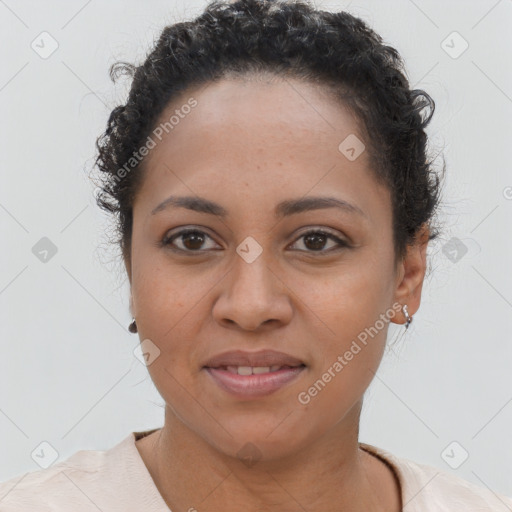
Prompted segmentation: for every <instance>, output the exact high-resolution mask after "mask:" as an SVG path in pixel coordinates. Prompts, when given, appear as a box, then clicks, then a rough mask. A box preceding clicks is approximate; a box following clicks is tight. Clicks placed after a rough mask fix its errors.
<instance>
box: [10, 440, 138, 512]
mask: <svg viewBox="0 0 512 512" xmlns="http://www.w3.org/2000/svg"><path fill="white" fill-rule="evenodd" d="M133 448H134V438H133V433H132V434H130V435H129V436H128V437H126V438H125V439H124V440H123V441H121V442H119V443H118V444H117V445H115V446H114V447H112V448H110V449H109V450H105V451H101V450H80V451H78V452H76V453H74V454H73V455H72V456H70V457H69V458H67V459H66V460H63V461H61V462H58V463H56V464H54V465H53V466H50V467H49V468H47V469H40V470H37V471H32V472H28V473H25V474H23V475H19V476H16V477H14V478H11V479H9V480H7V481H4V482H1V483H0V510H1V511H2V512H21V511H25V510H37V511H38V512H50V511H51V512H58V511H64V510H66V511H69V510H73V512H85V511H90V510H109V506H112V504H111V501H110V500H112V499H113V498H114V497H116V494H118V493H117V491H119V493H120V494H121V496H124V497H125V498H126V500H127V501H129V499H130V498H129V495H130V492H126V489H127V488H129V489H130V488H131V487H132V483H133V480H135V481H137V480H140V479H138V478H137V476H138V475H139V474H140V466H139V461H138V460H137V459H136V458H135V457H134V453H133ZM143 476H144V475H143ZM130 477H132V478H131V479H130ZM130 480H131V481H130ZM129 481H130V483H128V482H129ZM134 487H136V486H134ZM116 500H117V504H120V501H124V499H123V498H120V497H119V495H118V496H117V497H116ZM116 510H117V509H116ZM126 510H128V507H127V508H126Z"/></svg>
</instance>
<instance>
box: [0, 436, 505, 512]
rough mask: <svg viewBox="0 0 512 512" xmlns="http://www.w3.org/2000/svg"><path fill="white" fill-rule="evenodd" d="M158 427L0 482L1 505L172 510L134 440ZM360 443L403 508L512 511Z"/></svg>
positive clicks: (13, 508) (45, 511)
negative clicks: (392, 484)
mask: <svg viewBox="0 0 512 512" xmlns="http://www.w3.org/2000/svg"><path fill="white" fill-rule="evenodd" d="M155 430H158V429H153V430H146V431H142V432H132V433H130V435H129V436H128V437H126V438H125V439H124V440H123V441H121V442H119V443H118V444H117V445H115V446H114V447H112V448H110V449H109V450H104V451H100V450H80V451H78V452H76V453H75V454H74V455H72V456H71V457H69V458H68V459H66V460H64V461H61V462H57V463H55V464H54V465H53V466H50V467H49V468H47V469H41V470H38V471H33V472H29V473H25V474H24V475H23V476H17V477H15V478H12V479H10V480H7V481H5V482H3V483H0V511H1V512H21V511H23V512H27V511H37V512H50V511H51V512H86V511H87V512H92V511H94V512H98V511H101V512H114V511H116V512H117V511H119V512H121V511H122V512H170V509H169V507H167V505H166V504H165V502H164V500H163V498H162V496H161V495H160V493H159V491H158V489H157V487H156V486H155V483H154V481H153V479H152V477H151V475H150V473H149V471H148V470H147V468H146V465H145V464H144V461H143V460H142V457H141V456H140V454H139V452H138V450H137V447H136V446H135V441H136V439H139V438H141V437H144V436H145V435H148V434H150V433H151V432H154V431H155ZM360 446H361V448H362V449H364V450H366V451H368V452H370V453H372V454H374V455H376V456H377V457H379V458H380V459H382V460H383V461H384V462H385V463H387V464H388V465H389V466H390V467H391V468H392V469H393V470H394V471H395V473H396V475H397V476H398V478H399V480H400V484H401V488H402V503H403V505H404V506H403V509H402V510H403V511H404V512H477V511H478V512H484V511H492V512H512V498H507V497H505V496H502V495H499V494H496V493H494V492H493V491H491V490H489V489H487V488H485V487H480V486H477V485H475V484H472V483H470V482H468V481H466V480H463V479H461V478H459V477H457V476H455V475H453V474H450V473H445V472H443V471H440V470H438V469H436V468H435V467H432V466H426V465H422V464H416V463H415V462H412V461H410V460H408V459H403V458H398V457H395V456H394V455H392V454H391V453H389V452H387V451H385V450H383V449H381V448H377V447H375V446H371V445H367V444H365V443H360ZM192 507H193V504H192Z"/></svg>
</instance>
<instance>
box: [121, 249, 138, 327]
mask: <svg viewBox="0 0 512 512" xmlns="http://www.w3.org/2000/svg"><path fill="white" fill-rule="evenodd" d="M123 261H124V268H125V269H126V275H127V276H128V281H129V282H130V314H131V315H132V317H133V318H135V309H134V304H133V295H132V293H131V288H132V268H131V262H130V259H129V258H127V257H123Z"/></svg>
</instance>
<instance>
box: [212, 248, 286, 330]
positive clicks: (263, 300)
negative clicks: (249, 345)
mask: <svg viewBox="0 0 512 512" xmlns="http://www.w3.org/2000/svg"><path fill="white" fill-rule="evenodd" d="M279 274H280V272H279V271H278V270H273V269H271V268H270V267H269V265H268V261H267V260H266V259H265V258H264V257H263V254H261V255H260V256H259V257H258V258H257V259H256V260H254V261H252V262H251V263H248V262H247V261H245V260H244V259H243V258H241V257H238V256H237V257H236V258H235V261H234V263H233V267H232V269H231V270H230V271H229V272H228V274H227V275H226V276H225V278H224V279H223V280H222V282H221V285H220V292H219V296H218V298H217V300H216V302H215V304H214V307H213V316H214V318H215V320H216V321H217V322H219V323H220V324H222V325H223V326H224V327H230V328H237V329H242V330H246V331H260V330H265V329H271V328H276V327H279V326H281V327H282V326H283V325H286V324H287V323H289V322H290V320H291V318H292V315H293V308H292V303H291V301H290V294H291V291H290V288H289V287H288V286H287V283H286V279H284V278H283V277H284V276H282V275H279Z"/></svg>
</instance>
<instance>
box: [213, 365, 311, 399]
mask: <svg viewBox="0 0 512 512" xmlns="http://www.w3.org/2000/svg"><path fill="white" fill-rule="evenodd" d="M305 369H306V367H305V366H297V367H295V368H283V369H282V370H277V371H275V372H268V373H259V374H256V375H238V374H237V373H231V372H228V371H227V370H222V369H220V368H205V370H206V371H207V372H208V373H209V374H210V375H211V376H212V378H213V380H214V381H215V382H216V383H217V384H218V385H219V386H220V387H221V388H222V389H224V390H225V391H228V392H229V393H231V394H233V395H237V396H239V397H241V398H250V397H253V398H257V397H261V396H266V395H270V394H271V393H274V392H275V391H277V390H278V389H281V388H282V387H284V386H286V384H288V383H290V382H291V381H293V380H294V379H296V378H297V377H298V376H299V375H300V374H301V373H302V371H303V370H305Z"/></svg>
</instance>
